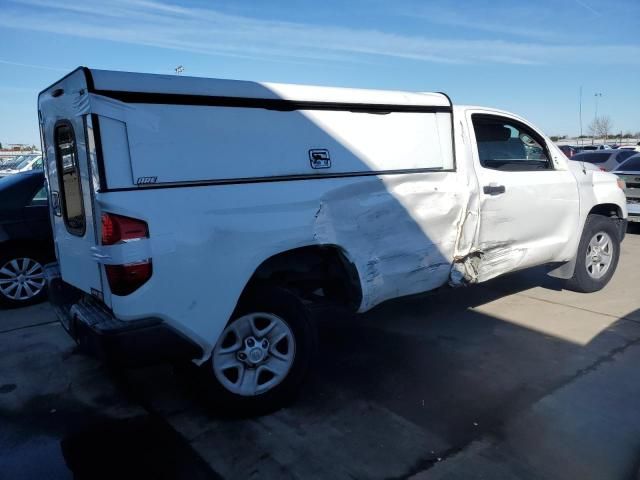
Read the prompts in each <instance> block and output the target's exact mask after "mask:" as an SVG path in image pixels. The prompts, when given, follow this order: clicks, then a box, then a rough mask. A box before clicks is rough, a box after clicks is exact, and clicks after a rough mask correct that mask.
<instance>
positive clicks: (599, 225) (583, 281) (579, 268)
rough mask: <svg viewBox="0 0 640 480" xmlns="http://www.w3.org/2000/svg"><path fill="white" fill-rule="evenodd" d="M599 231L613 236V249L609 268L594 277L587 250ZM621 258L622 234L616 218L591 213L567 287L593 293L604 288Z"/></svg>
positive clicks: (583, 231)
mask: <svg viewBox="0 0 640 480" xmlns="http://www.w3.org/2000/svg"><path fill="white" fill-rule="evenodd" d="M599 232H604V233H606V234H607V235H609V237H610V238H611V244H612V249H613V251H612V252H611V263H610V265H609V268H608V269H607V271H606V272H605V274H604V275H602V276H601V277H600V278H594V277H592V276H591V275H589V273H588V271H587V259H586V256H587V252H588V248H589V242H590V241H591V239H592V238H593V237H594V236H595V235H596V234H598V233H599ZM619 258H620V234H619V230H618V228H617V226H616V223H615V220H614V219H612V218H610V217H605V216H602V215H589V216H588V217H587V221H586V222H585V225H584V229H583V230H582V237H581V238H580V244H579V246H578V253H577V258H576V266H575V270H574V272H573V277H571V278H570V279H569V280H568V281H567V288H568V289H569V290H574V291H576V292H582V293H591V292H596V291H598V290H602V289H603V288H604V287H605V286H606V285H607V283H609V281H610V280H611V278H612V277H613V274H614V273H615V271H616V267H617V266H618V260H619Z"/></svg>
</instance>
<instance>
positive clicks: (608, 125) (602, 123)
mask: <svg viewBox="0 0 640 480" xmlns="http://www.w3.org/2000/svg"><path fill="white" fill-rule="evenodd" d="M612 128H613V122H612V121H611V118H610V117H608V116H602V117H596V118H594V119H593V121H592V122H591V123H590V124H589V126H588V127H587V131H588V132H589V133H590V134H591V136H592V137H599V138H602V137H604V138H605V140H606V139H607V137H608V136H609V133H611V130H612Z"/></svg>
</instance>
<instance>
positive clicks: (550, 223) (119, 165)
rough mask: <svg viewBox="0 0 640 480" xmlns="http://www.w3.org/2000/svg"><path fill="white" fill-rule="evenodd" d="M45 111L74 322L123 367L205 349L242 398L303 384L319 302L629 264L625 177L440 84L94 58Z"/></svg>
mask: <svg viewBox="0 0 640 480" xmlns="http://www.w3.org/2000/svg"><path fill="white" fill-rule="evenodd" d="M38 110H39V114H40V118H41V123H40V125H41V133H42V137H43V139H44V145H45V146H46V155H45V157H46V159H47V167H46V168H47V171H48V179H49V188H50V195H51V207H52V208H51V215H52V217H51V220H52V223H53V230H54V237H55V242H56V246H57V249H56V251H57V260H58V263H57V265H55V264H54V265H51V266H49V267H48V268H47V272H48V278H49V281H50V286H51V298H52V301H53V302H54V304H55V305H56V308H57V311H58V313H59V317H60V319H61V322H62V324H63V325H64V326H65V328H67V329H68V330H69V332H70V333H71V335H72V336H73V337H74V338H76V339H77V340H78V341H79V342H80V343H81V345H87V346H89V347H90V348H91V349H92V350H94V351H98V352H100V353H102V354H103V355H104V356H106V357H107V358H111V359H114V360H116V361H120V362H124V361H125V359H128V358H130V357H131V356H133V357H136V359H140V358H142V359H144V360H147V361H148V360H150V359H156V358H167V357H172V358H176V357H178V358H185V359H189V360H191V361H192V362H193V363H194V364H195V365H197V366H198V367H199V369H200V374H201V384H202V385H206V386H208V390H209V392H210V393H211V394H212V395H211V398H212V399H214V400H215V401H216V402H218V403H219V404H220V405H221V406H224V407H226V408H230V409H235V410H240V411H242V412H243V413H247V412H253V413H256V412H264V411H268V410H270V409H273V408H276V407H278V406H280V405H282V404H283V403H284V402H286V401H288V400H289V399H290V398H291V397H292V395H293V394H294V393H295V391H296V390H297V389H298V388H299V386H300V384H301V382H302V380H303V378H304V377H305V375H306V373H307V371H308V369H309V365H310V362H311V358H312V356H313V354H314V350H315V344H316V335H315V333H314V332H315V326H314V324H313V322H312V320H311V317H310V316H309V314H308V308H309V306H310V305H313V304H314V302H321V303H322V304H323V305H327V304H335V305H339V306H342V307H345V308H351V309H352V310H353V311H355V312H365V311H367V310H370V309H371V308H373V307H374V306H376V305H378V304H380V303H381V302H384V301H385V300H388V299H391V298H395V297H400V296H403V295H411V294H415V293H419V292H424V291H428V290H432V289H435V288H438V287H442V286H446V285H451V286H461V285H466V284H473V283H477V282H484V281H486V280H489V279H491V278H494V277H497V276H498V275H502V274H504V273H507V272H512V271H514V270H519V269H523V268H527V267H533V266H536V265H541V264H548V263H553V264H555V265H556V266H557V268H556V269H555V270H554V271H553V272H552V273H553V274H554V275H556V276H559V277H561V278H565V279H567V280H568V285H569V287H570V288H573V289H575V290H577V291H580V292H593V291H596V290H600V289H601V288H603V287H604V286H605V285H606V284H607V283H608V282H609V280H610V279H611V277H612V276H613V274H614V272H615V269H616V265H617V263H618V258H619V255H620V241H621V240H622V237H623V235H624V232H625V226H626V221H627V207H626V201H625V196H624V193H623V190H622V188H621V185H619V184H618V182H617V178H616V177H615V176H614V175H611V174H609V173H606V172H601V171H598V170H595V171H594V170H592V169H588V170H587V169H584V168H583V166H582V164H581V163H578V162H572V161H569V160H568V159H567V158H566V157H565V156H564V155H563V154H562V152H561V151H560V150H559V149H558V148H557V147H556V146H555V145H554V144H553V142H551V141H550V140H549V139H548V138H547V137H546V136H544V134H543V133H542V132H541V131H540V130H539V129H537V128H536V127H534V126H533V125H532V124H530V123H529V122H527V121H526V120H525V119H523V118H522V117H519V116H517V115H514V114H511V113H508V112H505V111H501V110H495V109H491V108H480V107H468V106H462V105H460V106H454V105H452V103H451V102H450V100H449V98H448V97H447V96H446V95H444V94H441V93H411V92H394V91H376V90H358V89H342V88H328V87H314V86H304V85H281V84H265V83H256V82H246V81H234V80H215V79H204V78H189V77H183V76H162V75H147V74H137V73H124V72H110V71H101V70H90V69H87V68H79V69H77V70H75V71H74V72H72V73H70V74H69V75H67V76H66V77H64V78H63V79H61V80H60V81H58V82H56V83H55V84H53V85H52V86H50V87H48V88H46V89H45V90H44V91H43V92H41V93H40V95H39V97H38ZM194 152H198V154H197V155H196V154H194ZM203 152H204V153H203ZM176 159H179V161H176ZM465 292H466V290H464V289H462V290H460V295H464V294H465ZM354 348H357V345H354Z"/></svg>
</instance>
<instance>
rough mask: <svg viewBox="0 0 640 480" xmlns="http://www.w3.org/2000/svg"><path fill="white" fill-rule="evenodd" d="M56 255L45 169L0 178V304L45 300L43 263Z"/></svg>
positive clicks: (25, 303)
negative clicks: (45, 184)
mask: <svg viewBox="0 0 640 480" xmlns="http://www.w3.org/2000/svg"><path fill="white" fill-rule="evenodd" d="M54 258H55V254H54V247H53V236H52V233H51V224H50V222H49V206H48V201H47V193H46V190H45V186H44V174H43V172H42V170H40V171H29V172H24V173H17V174H15V175H11V176H8V177H4V178H0V304H1V305H3V306H12V307H13V306H22V305H29V304H32V303H36V302H38V301H40V300H42V299H43V298H44V296H45V278H44V271H43V265H44V264H45V263H47V262H49V261H52V260H53V259H54Z"/></svg>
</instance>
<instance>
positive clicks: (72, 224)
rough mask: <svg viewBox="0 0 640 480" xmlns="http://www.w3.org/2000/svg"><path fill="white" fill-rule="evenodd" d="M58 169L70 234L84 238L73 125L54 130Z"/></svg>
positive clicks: (62, 122) (83, 220) (60, 126)
mask: <svg viewBox="0 0 640 480" xmlns="http://www.w3.org/2000/svg"><path fill="white" fill-rule="evenodd" d="M54 142H55V148H56V168H57V170H58V182H59V184H60V197H61V200H60V203H61V205H62V217H63V218H64V223H65V225H66V227H67V230H68V231H69V233H71V234H73V235H77V236H78V237H82V236H83V235H84V233H85V230H86V221H85V213H84V204H83V201H82V185H81V182H80V169H79V166H78V151H77V149H76V138H75V134H74V132H73V127H72V126H71V123H69V122H68V121H66V120H63V121H60V122H58V123H57V124H56V126H55V128H54Z"/></svg>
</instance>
